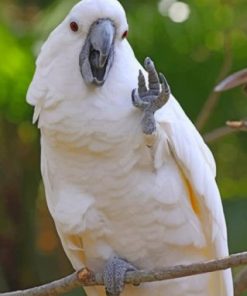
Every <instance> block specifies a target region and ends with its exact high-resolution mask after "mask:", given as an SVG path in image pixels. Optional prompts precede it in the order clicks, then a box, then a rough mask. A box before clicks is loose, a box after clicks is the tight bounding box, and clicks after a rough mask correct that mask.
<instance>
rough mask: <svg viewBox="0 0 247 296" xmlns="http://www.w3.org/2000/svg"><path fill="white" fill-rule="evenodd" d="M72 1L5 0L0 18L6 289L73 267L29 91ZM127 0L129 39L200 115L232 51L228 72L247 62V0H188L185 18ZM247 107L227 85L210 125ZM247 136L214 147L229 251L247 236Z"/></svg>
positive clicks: (0, 200) (1, 233)
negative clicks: (42, 163)
mask: <svg viewBox="0 0 247 296" xmlns="http://www.w3.org/2000/svg"><path fill="white" fill-rule="evenodd" d="M75 2H76V0H60V1H58V0H57V1H41V0H33V1H28V0H19V1H14V0H12V1H6V0H3V1H2V3H1V5H0V6H1V7H0V8H1V12H0V14H4V13H5V12H6V13H5V14H4V15H3V16H4V17H3V18H2V19H3V20H4V21H3V20H2V21H0V56H1V63H0V267H1V268H0V288H1V289H6V290H7V289H12V290H13V289H18V288H23V287H24V286H26V287H27V286H32V285H34V284H38V283H41V282H47V281H49V280H52V279H55V278H58V277H61V276H62V275H65V274H67V273H69V272H70V271H71V267H70V265H69V263H68V261H67V260H66V258H65V255H64V253H63V251H62V250H61V247H60V243H59V240H58V238H57V236H56V232H55V229H54V226H53V223H52V220H51V218H50V216H49V214H48V212H47V209H46V206H45V202H44V193H43V189H42V186H40V174H39V170H40V168H39V149H38V147H39V140H38V132H37V129H36V127H34V126H32V124H31V120H32V108H31V107H30V106H28V105H27V103H26V102H25V96H26V91H27V88H28V85H29V83H30V81H31V78H32V74H33V71H34V62H35V59H34V54H33V53H37V52H38V51H39V48H40V45H41V44H42V42H43V41H44V40H45V39H46V37H47V36H48V34H49V32H50V31H51V30H52V29H53V28H54V27H55V26H56V24H58V23H59V22H60V21H61V20H62V19H63V18H64V16H65V15H66V14H67V12H68V11H69V10H70V8H71V6H72V5H73V4H74V3H75ZM121 2H122V3H123V6H124V7H125V8H126V11H127V16H128V20H129V26H130V30H129V41H130V43H131V45H132V47H133V49H134V51H135V54H136V56H137V57H138V59H139V60H140V61H143V60H144V58H145V57H146V56H150V57H152V58H153V59H154V61H155V62H156V65H157V67H158V68H159V69H160V71H162V72H163V73H164V74H165V75H166V77H167V79H168V81H169V83H170V85H171V87H172V91H173V93H174V95H175V96H176V97H177V98H178V100H179V102H180V103H181V105H182V106H183V108H184V109H185V111H186V113H187V114H188V115H189V116H190V117H191V118H192V120H194V121H195V120H196V118H197V116H198V114H199V112H200V110H201V109H202V106H203V104H204V102H205V100H206V98H207V97H208V95H209V94H210V93H211V91H212V89H213V87H214V85H215V84H216V82H217V81H218V79H219V74H220V72H221V68H222V65H223V63H224V61H225V60H226V59H227V60H228V64H229V66H228V69H227V71H226V72H225V75H226V74H227V73H229V72H233V71H235V70H238V69H241V68H244V67H246V63H247V62H246V61H247V55H246V52H247V51H246V49H247V38H246V31H247V25H246V24H247V23H246V11H247V4H246V0H231V1H227V0H225V1H220V0H200V1H198V0H192V1H186V2H187V3H188V5H189V7H190V16H189V18H188V19H187V20H186V21H185V22H183V23H175V22H174V21H172V20H171V19H170V18H169V17H168V16H164V15H161V14H160V13H159V11H158V2H159V1H150V0H131V1H129V0H122V1H121ZM10 3H11V5H12V6H13V7H14V8H15V9H14V10H11V11H14V13H12V14H10V13H7V12H8V11H10V9H9V5H10ZM13 7H12V8H13ZM23 16H24V17H23ZM231 65H232V66H231ZM246 114H247V103H246V98H245V97H244V94H243V92H241V90H233V91H229V92H226V93H224V94H223V95H222V96H221V98H220V101H219V103H218V105H217V106H216V109H215V111H214V112H213V114H211V116H210V119H209V121H208V122H207V124H206V126H205V127H204V129H203V132H206V131H211V130H212V129H214V128H216V127H219V126H222V125H224V123H225V121H226V120H228V119H239V118H242V117H246ZM246 139H247V136H246V134H234V135H232V136H229V137H227V138H224V139H223V140H221V141H218V142H216V143H214V144H213V145H212V147H211V148H212V149H213V152H214V154H215V157H216V161H217V165H218V183H219V186H220V189H221V192H222V196H223V198H226V201H225V204H226V214H227V220H228V224H229V234H230V248H231V250H232V251H240V250H244V248H245V249H246V246H247V239H246V237H245V236H244V235H241V233H244V230H245V224H246V216H245V213H244V208H245V203H246V199H245V198H247V160H246V148H247V140H246ZM236 196H238V197H239V198H236ZM17 252H18V254H19V255H18V256H17V255H16V254H17ZM10 257H11V258H10ZM6 258H7V259H6ZM13 267H15V268H14V269H15V271H13ZM16 279H18V280H16ZM69 295H77V294H76V292H75V293H70V294H69ZM78 295H79V294H78Z"/></svg>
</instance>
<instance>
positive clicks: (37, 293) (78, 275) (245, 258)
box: [0, 252, 247, 296]
mask: <svg viewBox="0 0 247 296" xmlns="http://www.w3.org/2000/svg"><path fill="white" fill-rule="evenodd" d="M245 264H247V252H243V253H239V254H234V255H231V256H229V257H226V258H223V259H217V260H210V261H206V262H199V263H193V264H188V265H176V266H172V267H166V268H162V269H159V270H140V271H131V272H127V273H126V277H125V283H126V284H133V285H138V284H141V283H144V282H155V281H163V280H168V279H175V278H181V277H185V276H192V275H197V274H203V273H207V272H213V271H217V270H223V269H228V268H231V267H235V266H240V265H245ZM102 285H104V281H103V275H102V274H101V273H93V272H92V271H90V270H88V269H87V268H84V269H82V270H80V271H78V272H75V273H73V274H72V275H70V276H67V277H65V278H62V279H60V280H58V281H55V282H52V283H49V284H46V285H43V286H40V287H35V288H32V289H28V290H25V291H16V292H10V293H0V295H1V296H45V295H59V294H62V293H66V292H68V291H70V290H72V289H74V288H77V287H82V286H102ZM246 288H247V272H246V273H245V272H244V273H243V274H242V276H241V274H240V277H239V279H238V280H237V281H236V293H238V294H236V296H239V295H240V294H239V293H241V292H242V291H244V290H245V289H246ZM239 291H240V292H239Z"/></svg>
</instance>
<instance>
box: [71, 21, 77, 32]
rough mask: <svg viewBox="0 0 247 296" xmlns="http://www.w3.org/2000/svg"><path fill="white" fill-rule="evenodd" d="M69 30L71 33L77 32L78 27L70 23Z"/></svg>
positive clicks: (74, 23)
mask: <svg viewBox="0 0 247 296" xmlns="http://www.w3.org/2000/svg"><path fill="white" fill-rule="evenodd" d="M70 29H71V30H72V31H73V32H77V31H78V29H79V26H78V24H77V23H76V22H71V23H70Z"/></svg>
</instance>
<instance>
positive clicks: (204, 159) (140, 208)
mask: <svg viewBox="0 0 247 296" xmlns="http://www.w3.org/2000/svg"><path fill="white" fill-rule="evenodd" d="M98 18H109V19H111V20H112V21H113V22H114V24H115V27H116V30H117V31H116V32H117V33H116V39H115V44H114V46H115V59H114V63H113V65H112V68H111V70H110V72H109V75H108V78H107V80H106V82H105V84H104V85H103V86H102V87H92V86H87V85H86V84H85V83H84V81H83V79H82V77H81V74H80V70H79V65H78V57H79V53H80V50H81V48H82V45H83V42H84V41H85V38H86V35H87V33H88V30H89V28H90V25H91V24H92V23H93V22H94V21H95V20H97V19H98ZM73 20H76V21H77V22H78V23H79V25H80V26H79V27H80V29H79V32H78V33H77V34H74V33H73V32H71V30H70V28H69V23H70V22H71V21H73ZM127 27H128V25H127V21H126V17H125V13H124V10H123V8H122V7H121V5H120V4H119V2H117V1H116V0H107V1H105V0H84V1H81V2H79V3H78V4H77V5H76V6H75V7H74V8H73V9H72V11H71V12H70V14H69V15H68V16H67V17H66V19H65V20H64V21H63V22H62V23H61V24H60V25H59V26H58V27H57V28H56V29H55V30H54V32H53V33H52V34H51V35H50V37H49V38H48V40H47V42H46V43H45V45H44V46H43V48H42V51H41V53H40V55H39V58H38V60H37V68H36V73H35V75H34V78H33V81H32V84H31V86H30V88H29V91H28V95H27V100H28V102H29V103H30V104H32V105H34V106H35V113H34V121H36V120H37V119H38V118H39V128H40V130H41V148H42V149H41V153H42V155H41V166H42V175H43V180H44V185H45V191H46V197H47V203H48V206H49V210H50V212H51V215H52V217H53V219H54V221H55V224H56V227H57V231H58V234H59V236H60V238H61V241H62V244H63V247H64V250H65V252H66V254H67V256H68V258H69V259H70V261H71V263H72V265H73V267H74V268H75V269H79V268H81V267H83V266H84V265H87V266H88V267H89V268H90V269H92V270H95V271H102V269H103V267H104V264H105V262H106V261H107V259H109V258H110V257H111V256H112V255H114V254H116V255H118V256H120V257H123V258H126V259H127V260H128V261H129V262H131V263H132V264H133V265H135V266H137V267H138V268H145V269H150V268H158V267H164V266H167V265H169V266H170V265H176V264H181V263H192V262H196V261H201V260H208V259H211V258H218V257H223V256H227V255H228V247H227V234H226V226H225V219H224V214H223V210H222V205H221V200H220V195H219V191H218V188H217V185H216V183H215V162H214V159H213V156H212V155H211V152H210V151H209V149H208V148H207V146H206V145H205V144H204V142H203V140H202V138H201V136H200V135H199V134H198V132H197V131H196V129H195V128H194V126H193V124H192V123H191V122H190V120H189V119H188V118H187V116H186V115H185V114H184V112H183V110H182V109H181V107H180V105H179V104H178V103H177V101H176V100H175V99H174V98H173V97H170V99H169V101H168V103H167V104H166V105H165V106H164V107H163V108H161V109H160V110H159V111H157V112H156V114H155V117H156V120H157V134H156V138H155V143H154V146H153V147H152V148H151V149H150V148H148V147H147V146H146V143H145V137H144V136H143V133H142V130H141V119H142V113H141V111H139V110H137V109H136V108H134V106H133V105H132V101H131V91H132V90H133V89H134V88H136V87H137V83H138V82H137V77H138V71H139V69H142V70H143V68H142V66H141V65H140V64H139V63H138V61H137V60H136V58H135V56H134V54H133V51H132V49H131V47H130V46H129V44H128V42H127V41H126V40H122V38H121V36H122V33H123V32H124V31H125V30H126V29H127ZM143 71H144V70H143ZM87 293H88V295H89V296H93V295H104V290H103V288H94V287H91V288H87ZM124 295H132V296H140V295H142V296H147V295H155V296H161V295H162V296H164V295H168V296H176V295H190V296H193V295H201V296H206V295H207V296H209V295H210V296H232V295H233V289H232V277H231V272H230V270H227V271H221V272H214V273H211V274H206V275H198V276H194V277H188V278H183V279H179V280H170V281H164V282H159V283H152V284H144V285H141V286H140V287H131V286H126V288H125V290H124V293H123V296H124Z"/></svg>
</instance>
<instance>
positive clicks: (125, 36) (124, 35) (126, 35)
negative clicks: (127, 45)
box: [122, 30, 129, 39]
mask: <svg viewBox="0 0 247 296" xmlns="http://www.w3.org/2000/svg"><path fill="white" fill-rule="evenodd" d="M128 33H129V32H128V31H127V30H126V31H125V32H124V33H123V35H122V39H125V38H127V37H128Z"/></svg>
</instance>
